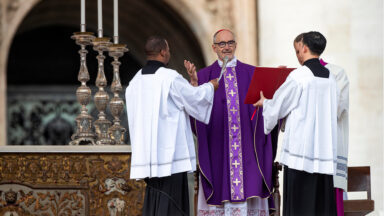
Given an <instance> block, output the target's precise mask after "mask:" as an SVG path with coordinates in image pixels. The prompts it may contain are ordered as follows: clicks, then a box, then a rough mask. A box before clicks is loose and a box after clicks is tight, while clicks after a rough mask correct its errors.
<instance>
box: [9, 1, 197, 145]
mask: <svg viewBox="0 0 384 216" xmlns="http://www.w3.org/2000/svg"><path fill="white" fill-rule="evenodd" d="M79 4H80V1H78V0H67V1H60V0H49V1H41V2H40V3H38V4H37V5H35V7H34V8H33V9H32V10H31V11H30V12H29V13H28V15H27V16H26V17H25V18H24V20H23V21H22V23H21V24H20V26H19V28H18V30H17V33H16V35H15V37H14V39H13V42H12V45H11V48H10V51H9V56H8V62H7V86H8V89H7V106H8V109H7V123H8V127H7V128H8V132H7V134H8V144H11V145H12V144H16V145H21V144H59V145H62V144H67V143H68V141H69V136H70V134H71V133H72V130H73V129H72V128H73V123H74V120H73V119H74V117H75V116H76V115H77V113H78V111H77V109H78V105H77V103H76V97H75V90H76V87H77V86H78V85H79V82H78V81H77V73H78V69H79V56H78V53H77V51H78V49H79V47H78V46H77V45H75V43H74V41H72V40H71V39H70V36H71V35H72V33H73V32H75V31H78V29H79V20H80V5H79ZM112 6H113V1H112V0H104V1H103V17H104V20H103V21H104V26H103V27H104V34H105V35H106V36H111V33H112V32H113V25H112V17H113V13H112ZM119 7H120V8H119V14H120V16H119V29H120V32H119V33H120V42H121V43H124V44H127V46H128V48H129V49H130V52H128V53H127V54H126V55H125V56H124V57H123V58H121V59H120V60H121V62H122V65H121V79H122V83H123V85H126V84H128V82H129V80H130V79H131V78H132V77H133V75H134V74H135V72H136V71H137V70H138V69H139V68H140V67H141V66H142V65H143V64H144V63H145V56H144V52H143V45H144V42H145V39H146V38H147V37H148V36H150V35H153V34H161V35H163V36H165V37H166V38H167V39H168V40H169V43H170V47H171V53H172V58H171V61H170V65H169V66H170V67H171V68H174V69H177V70H178V71H179V72H184V69H183V60H184V59H190V60H192V61H194V62H195V63H196V65H197V66H198V67H203V66H204V56H203V54H202V51H201V48H200V47H199V43H198V41H197V39H196V37H195V36H194V33H193V32H192V30H191V29H190V28H189V27H188V25H187V24H186V22H185V21H184V20H183V19H182V18H181V16H180V15H179V14H177V13H176V12H175V11H174V10H173V9H172V8H171V7H169V6H168V5H167V4H166V3H164V2H163V1H155V0H145V1H124V2H123V1H120V4H119ZM86 13H87V19H86V21H87V30H88V31H92V32H96V31H95V30H96V27H97V17H96V16H97V8H96V3H95V2H93V1H87V9H86ZM88 51H89V54H88V56H87V59H88V61H87V64H88V69H89V72H90V75H91V80H90V81H89V82H88V85H90V86H91V87H92V86H93V85H94V80H95V78H96V73H97V69H96V67H97V63H96V59H95V56H96V53H95V51H93V50H92V48H91V47H88ZM110 62H111V59H110V58H109V57H108V58H107V59H106V62H105V66H106V67H105V72H106V75H107V79H108V83H110V82H111V79H112V77H111V72H112V67H111V66H110ZM94 92H95V89H93V93H94ZM122 96H123V95H122ZM91 103H92V104H93V102H91ZM92 104H90V106H91V107H92ZM91 109H92V108H91ZM125 124H126V123H125ZM58 131H61V133H58ZM68 135H69V136H68Z"/></svg>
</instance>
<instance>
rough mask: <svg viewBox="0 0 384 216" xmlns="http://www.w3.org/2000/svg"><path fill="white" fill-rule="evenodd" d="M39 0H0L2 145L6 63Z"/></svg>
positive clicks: (3, 139) (1, 139)
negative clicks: (22, 25)
mask: <svg viewBox="0 0 384 216" xmlns="http://www.w3.org/2000/svg"><path fill="white" fill-rule="evenodd" d="M38 2H39V0H1V1H0V145H6V143H7V129H6V112H7V107H6V104H7V77H6V75H7V73H6V67H7V65H6V63H7V58H8V52H9V48H10V46H11V43H12V39H13V37H14V35H15V33H16V31H17V28H18V26H19V25H20V23H21V21H22V20H23V18H24V17H25V16H26V15H27V13H28V11H30V9H31V8H32V7H33V6H34V5H35V4H36V3H38Z"/></svg>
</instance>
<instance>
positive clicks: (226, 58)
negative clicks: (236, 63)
mask: <svg viewBox="0 0 384 216" xmlns="http://www.w3.org/2000/svg"><path fill="white" fill-rule="evenodd" d="M228 60H229V58H228V56H225V57H224V61H223V66H222V67H221V72H220V76H219V79H218V81H217V82H219V81H220V79H221V77H222V76H223V73H224V71H225V70H226V68H227V63H228Z"/></svg>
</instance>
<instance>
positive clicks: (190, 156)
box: [125, 67, 214, 179]
mask: <svg viewBox="0 0 384 216" xmlns="http://www.w3.org/2000/svg"><path fill="white" fill-rule="evenodd" d="M213 95H214V88H213V85H212V84H211V83H206V84H203V85H201V86H198V87H193V86H191V85H190V84H189V83H188V81H187V80H185V79H184V78H183V77H182V76H181V75H180V74H179V73H177V72H176V71H174V70H171V69H167V68H164V67H160V68H159V69H158V70H157V71H156V73H154V74H145V75H143V74H142V73H141V70H140V71H138V73H137V74H136V75H135V77H134V78H133V79H132V80H131V82H130V83H129V86H128V87H127V89H126V93H125V98H126V106H127V114H128V125H129V133H130V139H131V146H132V157H131V172H130V178H131V179H142V178H146V177H164V176H169V175H171V174H174V173H180V172H186V171H195V170H196V154H195V146H194V141H193V136H192V130H191V125H190V121H189V115H191V116H192V117H194V118H195V119H197V120H199V121H201V122H204V123H208V122H209V119H210V115H211V110H212V105H213Z"/></svg>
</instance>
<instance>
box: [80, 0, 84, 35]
mask: <svg viewBox="0 0 384 216" xmlns="http://www.w3.org/2000/svg"><path fill="white" fill-rule="evenodd" d="M80 13H81V18H80V20H81V21H80V31H81V32H85V0H81V12H80Z"/></svg>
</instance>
